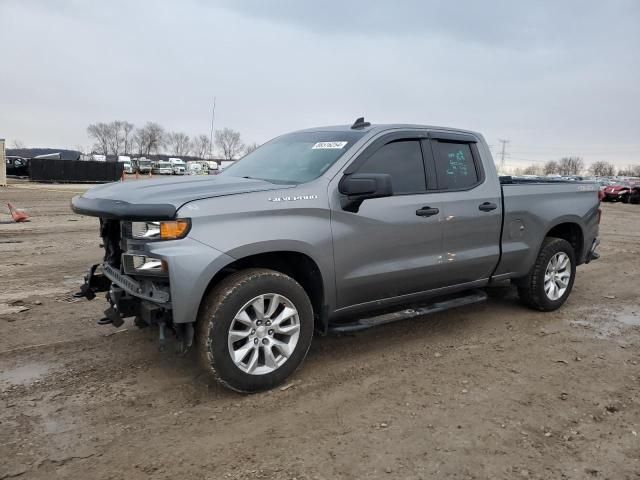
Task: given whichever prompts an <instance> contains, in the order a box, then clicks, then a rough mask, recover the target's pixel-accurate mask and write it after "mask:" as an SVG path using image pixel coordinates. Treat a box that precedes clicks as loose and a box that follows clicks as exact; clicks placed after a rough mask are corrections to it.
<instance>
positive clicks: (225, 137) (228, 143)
mask: <svg viewBox="0 0 640 480" xmlns="http://www.w3.org/2000/svg"><path fill="white" fill-rule="evenodd" d="M216 144H217V145H218V148H220V149H221V150H222V156H223V157H224V159H225V160H234V159H235V158H236V157H237V156H238V155H239V154H240V153H241V152H242V150H243V149H244V145H243V144H242V140H241V139H240V132H236V131H235V130H232V129H230V128H223V129H222V130H216Z"/></svg>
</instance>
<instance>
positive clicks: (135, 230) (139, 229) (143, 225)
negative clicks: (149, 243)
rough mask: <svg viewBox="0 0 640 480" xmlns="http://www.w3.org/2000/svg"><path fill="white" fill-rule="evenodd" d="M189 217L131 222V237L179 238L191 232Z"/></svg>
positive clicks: (142, 238) (145, 238)
mask: <svg viewBox="0 0 640 480" xmlns="http://www.w3.org/2000/svg"><path fill="white" fill-rule="evenodd" d="M190 227H191V222H190V220H189V219H188V218H182V219H180V220H169V221H166V222H165V221H162V222H131V237H132V238H135V239H136V240H177V239H179V238H184V237H185V236H186V235H187V233H189V228H190Z"/></svg>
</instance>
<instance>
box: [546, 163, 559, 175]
mask: <svg viewBox="0 0 640 480" xmlns="http://www.w3.org/2000/svg"><path fill="white" fill-rule="evenodd" d="M558 169H559V166H558V162H556V161H555V160H549V161H548V162H547V163H545V164H544V167H543V170H544V174H545V175H555V174H557V173H558Z"/></svg>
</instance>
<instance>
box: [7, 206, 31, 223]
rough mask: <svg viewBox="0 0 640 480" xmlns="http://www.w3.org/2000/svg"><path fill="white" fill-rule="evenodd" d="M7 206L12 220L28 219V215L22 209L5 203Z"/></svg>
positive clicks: (24, 220) (22, 220)
mask: <svg viewBox="0 0 640 480" xmlns="http://www.w3.org/2000/svg"><path fill="white" fill-rule="evenodd" d="M7 206H8V207H9V214H10V215H11V218H12V219H13V221H14V222H26V221H27V220H28V219H29V215H27V213H26V212H25V211H24V210H21V209H19V208H16V207H14V206H13V205H11V204H10V203H7Z"/></svg>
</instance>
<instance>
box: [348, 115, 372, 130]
mask: <svg viewBox="0 0 640 480" xmlns="http://www.w3.org/2000/svg"><path fill="white" fill-rule="evenodd" d="M370 126H371V123H369V122H365V121H364V117H359V118H356V121H355V122H353V125H351V129H352V130H357V129H359V128H364V127H370Z"/></svg>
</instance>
